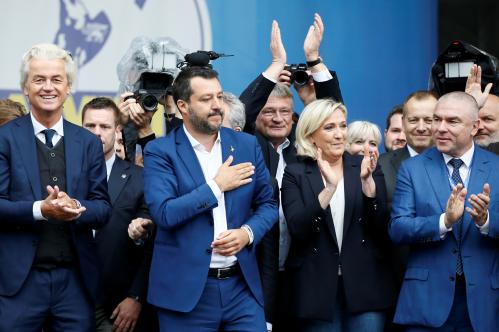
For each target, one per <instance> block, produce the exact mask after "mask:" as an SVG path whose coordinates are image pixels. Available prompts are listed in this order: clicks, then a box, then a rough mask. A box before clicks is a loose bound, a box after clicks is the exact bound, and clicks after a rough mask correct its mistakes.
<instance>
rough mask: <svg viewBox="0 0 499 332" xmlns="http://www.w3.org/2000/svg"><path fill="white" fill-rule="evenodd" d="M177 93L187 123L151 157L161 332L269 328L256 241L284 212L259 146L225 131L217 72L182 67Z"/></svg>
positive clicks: (154, 288) (148, 175) (149, 199)
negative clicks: (274, 192)
mask: <svg viewBox="0 0 499 332" xmlns="http://www.w3.org/2000/svg"><path fill="white" fill-rule="evenodd" d="M173 97H174V100H175V102H176V104H177V107H178V108H179V110H180V112H181V113H182V117H183V120H184V125H183V126H182V127H178V128H176V129H175V130H173V131H172V132H171V133H170V134H169V135H168V136H167V137H163V138H160V139H157V140H155V141H153V142H151V143H149V144H148V145H147V147H146V149H145V154H144V165H145V168H144V182H145V198H146V203H147V204H148V206H149V211H150V214H151V216H152V218H153V220H154V222H155V223H156V225H157V227H158V228H157V234H156V238H155V243H154V254H153V261H152V266H151V272H150V282H149V294H148V300H149V302H150V303H152V304H154V305H155V306H156V307H158V316H159V321H160V328H161V331H187V332H189V331H192V332H199V331H266V326H265V318H264V312H263V295H262V289H261V282H260V277H259V273H258V267H257V262H256V256H255V248H256V244H257V243H258V242H259V241H260V240H261V239H262V237H263V235H264V234H265V233H266V232H267V231H268V230H270V228H271V227H272V225H273V224H274V222H276V220H277V217H278V209H277V203H276V201H275V200H274V199H273V198H272V197H273V194H272V189H271V187H270V185H269V173H268V171H267V169H266V167H265V164H264V161H263V157H262V154H261V151H260V148H259V145H258V143H257V141H256V139H255V137H253V136H250V135H247V134H244V133H238V132H235V131H233V130H231V129H227V128H221V125H222V120H223V115H224V114H223V110H222V87H221V85H220V82H219V80H218V76H217V73H216V72H215V71H214V70H212V69H209V68H201V67H189V68H186V69H184V70H182V72H181V73H180V74H179V75H178V77H177V79H176V80H175V83H174V86H173Z"/></svg>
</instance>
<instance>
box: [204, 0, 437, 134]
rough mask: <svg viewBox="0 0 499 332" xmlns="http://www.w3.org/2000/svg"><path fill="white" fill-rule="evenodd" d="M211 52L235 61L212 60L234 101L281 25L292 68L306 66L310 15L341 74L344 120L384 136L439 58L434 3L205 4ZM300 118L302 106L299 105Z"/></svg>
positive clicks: (263, 63) (303, 0) (309, 0)
mask: <svg viewBox="0 0 499 332" xmlns="http://www.w3.org/2000/svg"><path fill="white" fill-rule="evenodd" d="M207 3H208V8H209V12H210V17H211V24H212V33H213V49H214V50H216V51H219V52H223V53H228V54H235V55H236V56H235V57H232V58H225V59H220V60H217V61H215V64H214V67H215V68H216V69H217V70H218V71H219V72H220V76H221V80H222V84H223V86H224V89H225V90H228V91H232V92H234V93H236V94H239V93H240V92H242V90H243V89H244V87H245V86H246V85H247V84H248V83H249V82H250V81H251V80H252V79H253V78H254V77H255V76H256V75H257V74H258V73H260V72H262V71H263V70H264V69H265V68H266V67H267V66H268V64H269V63H270V59H271V56H270V49H269V43H270V28H271V22H272V20H273V19H275V20H277V21H278V22H279V26H280V28H281V35H282V38H283V42H284V46H285V47H286V51H287V57H288V62H289V63H298V62H304V55H303V40H304V38H305V35H306V32H307V30H308V27H309V26H310V24H312V20H313V14H314V13H315V12H317V13H319V14H320V15H321V17H322V19H323V21H324V24H325V35H324V38H323V41H322V45H321V48H320V52H321V55H322V57H323V59H324V61H325V62H326V63H327V65H328V67H329V68H330V69H332V70H336V72H337V73H338V76H339V79H340V83H341V89H342V93H343V97H344V101H345V104H346V106H347V109H348V112H349V119H348V120H349V121H353V120H359V119H365V120H369V121H372V122H375V123H377V124H378V125H379V126H380V129H381V130H383V129H384V121H385V116H386V114H387V113H388V112H389V111H390V110H391V108H392V107H393V106H394V105H396V104H400V103H402V102H403V100H404V98H405V97H406V96H407V95H408V94H409V93H411V92H413V91H415V90H419V89H426V88H427V85H428V84H427V83H428V76H429V72H430V68H431V65H432V63H433V61H434V60H435V59H436V56H437V53H438V52H437V1H436V0H435V1H433V0H408V1H397V0H389V1H363V0H353V1H339V0H336V1H332V0H329V1H325V0H324V1H319V0H299V1H289V0H274V1H248V0H246V1H243V0H208V1H207ZM296 109H297V111H301V109H302V105H301V103H300V102H297V103H296Z"/></svg>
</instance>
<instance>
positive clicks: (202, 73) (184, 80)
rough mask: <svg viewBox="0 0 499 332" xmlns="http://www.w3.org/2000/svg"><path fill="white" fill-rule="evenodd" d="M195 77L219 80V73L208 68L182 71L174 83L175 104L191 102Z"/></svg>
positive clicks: (192, 68) (190, 68) (191, 68)
mask: <svg viewBox="0 0 499 332" xmlns="http://www.w3.org/2000/svg"><path fill="white" fill-rule="evenodd" d="M194 77H201V78H204V79H212V78H216V79H218V73H217V72H216V71H215V70H213V69H211V68H207V67H188V68H185V69H184V70H182V71H181V72H180V73H179V74H178V76H177V78H176V79H175V82H174V83H173V100H174V101H175V104H176V103H177V101H179V100H184V101H189V99H190V98H191V95H192V88H191V80H192V79H193V78H194Z"/></svg>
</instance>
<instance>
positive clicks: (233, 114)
mask: <svg viewBox="0 0 499 332" xmlns="http://www.w3.org/2000/svg"><path fill="white" fill-rule="evenodd" d="M222 99H223V101H224V103H225V104H227V106H229V109H230V119H229V122H230V127H231V128H232V129H235V128H236V127H240V128H241V129H243V128H244V125H245V124H246V113H245V109H244V104H243V103H242V102H241V101H240V100H239V98H237V97H236V96H235V95H234V94H232V93H230V92H226V91H224V92H223V93H222Z"/></svg>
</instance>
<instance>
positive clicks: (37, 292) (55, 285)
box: [0, 268, 95, 332]
mask: <svg viewBox="0 0 499 332" xmlns="http://www.w3.org/2000/svg"><path fill="white" fill-rule="evenodd" d="M42 328H43V331H44V332H51V331H61V332H63V331H81V332H90V331H94V330H95V322H94V305H93V303H92V302H91V301H90V299H89V298H88V296H87V294H86V291H85V289H84V286H83V283H82V280H81V278H80V275H79V273H78V271H77V270H76V269H73V268H55V269H51V270H42V269H32V270H31V271H30V273H29V275H28V278H27V280H26V281H25V283H24V285H23V286H22V288H21V290H20V291H19V292H18V293H17V294H15V295H14V296H0V331H16V332H38V331H40V330H42Z"/></svg>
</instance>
